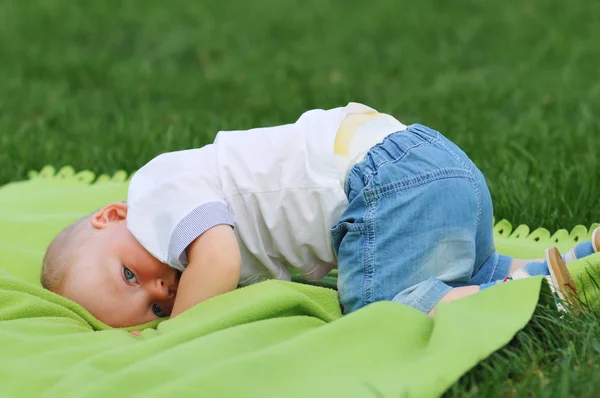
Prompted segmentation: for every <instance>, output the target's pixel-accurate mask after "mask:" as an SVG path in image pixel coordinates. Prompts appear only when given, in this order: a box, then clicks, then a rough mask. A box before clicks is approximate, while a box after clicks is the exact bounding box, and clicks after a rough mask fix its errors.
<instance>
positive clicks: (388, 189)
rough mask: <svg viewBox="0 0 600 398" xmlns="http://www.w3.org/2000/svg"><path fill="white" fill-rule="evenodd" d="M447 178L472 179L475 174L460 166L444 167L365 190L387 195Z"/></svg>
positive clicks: (377, 195) (370, 193)
mask: <svg viewBox="0 0 600 398" xmlns="http://www.w3.org/2000/svg"><path fill="white" fill-rule="evenodd" d="M447 178H468V179H472V178H473V175H472V174H471V173H470V172H469V171H467V170H464V169H460V168H443V169H438V170H434V171H430V172H427V173H423V174H419V175H417V176H413V177H407V178H405V179H403V180H400V181H395V182H392V183H389V184H387V185H383V186H381V187H378V188H376V189H375V190H369V192H365V194H368V195H369V197H372V198H379V197H382V196H385V195H389V194H392V193H395V192H397V191H401V190H406V189H410V188H414V187H416V186H419V185H424V184H427V183H429V182H432V181H436V180H441V179H447Z"/></svg>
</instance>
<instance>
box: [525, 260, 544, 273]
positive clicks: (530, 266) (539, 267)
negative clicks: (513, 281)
mask: <svg viewBox="0 0 600 398" xmlns="http://www.w3.org/2000/svg"><path fill="white" fill-rule="evenodd" d="M523 268H524V269H525V272H527V273H528V274H529V275H531V276H534V275H545V276H547V275H550V270H549V269H548V263H546V261H544V262H542V263H540V262H537V261H532V262H530V263H527V264H525V266H524V267H523Z"/></svg>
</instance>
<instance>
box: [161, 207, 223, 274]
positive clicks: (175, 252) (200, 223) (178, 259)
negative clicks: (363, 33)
mask: <svg viewBox="0 0 600 398" xmlns="http://www.w3.org/2000/svg"><path fill="white" fill-rule="evenodd" d="M217 225H231V226H232V227H233V226H234V220H233V217H232V216H231V214H230V213H229V209H228V208H227V205H226V204H224V203H222V202H210V203H204V204H202V205H200V206H198V207H196V208H195V209H194V210H192V211H191V212H190V213H189V214H188V215H187V216H185V217H184V218H183V219H182V220H181V221H180V222H179V223H178V224H177V226H176V227H175V229H174V230H173V234H172V235H171V242H170V244H169V254H168V262H169V265H170V266H172V267H174V268H177V269H182V268H185V267H186V266H187V265H188V259H187V254H186V250H187V248H188V246H189V245H190V244H191V243H192V242H193V241H194V240H196V238H198V237H199V236H200V235H202V234H203V233H204V232H206V231H208V230H209V229H211V228H212V227H214V226H217Z"/></svg>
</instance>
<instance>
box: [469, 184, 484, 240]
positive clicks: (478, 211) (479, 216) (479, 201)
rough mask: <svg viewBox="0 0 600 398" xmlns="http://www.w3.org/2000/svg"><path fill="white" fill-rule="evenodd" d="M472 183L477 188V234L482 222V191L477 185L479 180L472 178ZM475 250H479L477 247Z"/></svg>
mask: <svg viewBox="0 0 600 398" xmlns="http://www.w3.org/2000/svg"><path fill="white" fill-rule="evenodd" d="M471 184H472V185H473V189H474V190H475V199H476V200H477V222H476V225H475V234H477V232H478V231H479V224H480V223H481V214H482V210H481V192H480V191H479V188H478V187H477V181H476V180H475V178H473V179H471ZM475 252H477V248H475Z"/></svg>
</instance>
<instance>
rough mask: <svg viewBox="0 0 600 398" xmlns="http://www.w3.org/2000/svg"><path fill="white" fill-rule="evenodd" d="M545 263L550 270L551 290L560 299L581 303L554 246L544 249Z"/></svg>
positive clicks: (571, 302) (577, 304)
mask: <svg viewBox="0 0 600 398" xmlns="http://www.w3.org/2000/svg"><path fill="white" fill-rule="evenodd" d="M546 263H547V264H548V270H549V271H550V278H549V279H550V282H551V283H550V287H551V288H552V290H553V292H554V293H555V294H556V295H557V296H558V297H559V298H560V299H561V300H562V301H565V302H567V303H569V304H571V305H573V306H577V307H580V306H581V303H580V302H579V299H578V298H577V287H576V286H575V282H574V281H573V278H571V274H570V273H569V270H568V269H567V265H566V264H565V262H564V260H563V258H562V256H561V255H560V252H559V251H558V249H557V248H556V247H552V248H550V249H547V250H546Z"/></svg>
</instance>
